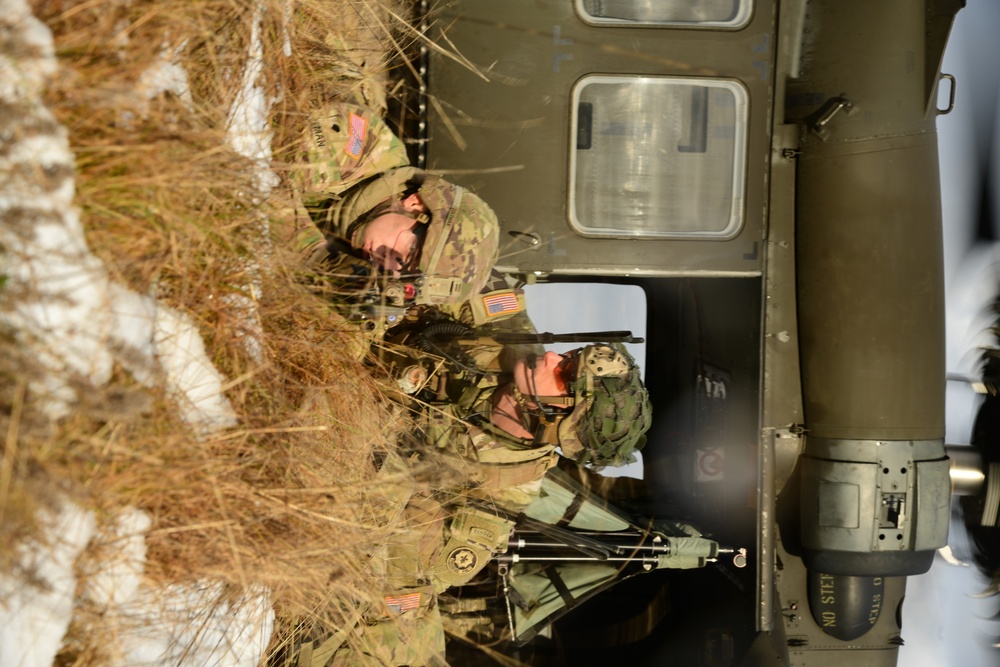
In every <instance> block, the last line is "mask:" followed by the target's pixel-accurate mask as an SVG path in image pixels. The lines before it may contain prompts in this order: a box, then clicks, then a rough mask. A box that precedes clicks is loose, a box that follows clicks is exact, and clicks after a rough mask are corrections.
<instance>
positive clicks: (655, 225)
mask: <svg viewBox="0 0 1000 667" xmlns="http://www.w3.org/2000/svg"><path fill="white" fill-rule="evenodd" d="M572 95H573V103H572V109H573V113H572V128H571V131H572V135H571V137H572V138H573V141H572V145H574V146H575V148H574V149H573V150H572V152H571V158H570V179H569V181H570V182H569V186H570V188H569V189H570V192H569V215H570V224H571V225H572V226H573V228H574V229H576V230H577V232H579V233H580V234H582V235H585V236H639V237H642V236H648V237H660V238H664V237H665V238H670V237H680V238H686V237H709V238H730V237H732V236H735V235H736V234H737V233H738V232H739V230H740V228H741V227H742V224H743V190H744V179H745V161H746V126H747V93H746V89H745V88H743V86H742V85H740V84H739V83H737V82H735V81H728V80H717V79H695V78H681V77H651V76H588V77H584V78H583V79H581V80H580V81H579V82H578V83H577V84H576V86H575V87H574V89H573V93H572Z"/></svg>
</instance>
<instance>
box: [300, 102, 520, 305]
mask: <svg viewBox="0 0 1000 667" xmlns="http://www.w3.org/2000/svg"><path fill="white" fill-rule="evenodd" d="M304 143H305V154H304V156H303V164H302V166H301V167H300V168H299V169H298V170H297V171H296V172H295V174H294V181H295V183H296V189H297V190H298V194H299V197H300V198H301V200H302V204H303V205H304V206H305V208H306V209H307V210H308V211H309V213H310V216H309V217H310V220H309V221H308V222H305V221H303V222H302V224H301V227H302V228H301V229H300V231H299V233H298V235H297V238H296V245H297V247H298V249H299V250H300V251H302V252H303V253H304V254H306V255H307V257H308V258H309V261H310V263H311V264H312V265H313V266H315V267H317V268H322V269H323V270H325V271H326V272H328V273H330V274H336V275H342V276H346V277H349V278H352V279H354V280H352V281H351V282H352V283H357V282H362V283H363V282H364V281H358V280H356V278H357V277H358V275H359V274H363V273H365V272H366V271H368V270H370V269H371V268H372V264H374V265H376V266H378V267H380V268H381V269H383V270H384V271H386V272H389V273H390V274H392V275H394V276H397V277H398V276H400V274H402V275H403V276H404V277H407V276H409V277H412V278H413V279H412V280H408V281H406V283H407V285H408V286H407V287H405V288H401V289H400V290H399V294H395V293H390V294H389V295H388V297H389V298H388V300H389V302H390V305H403V304H404V303H405V304H406V305H429V306H434V307H445V308H453V309H457V308H458V307H459V305H460V304H463V303H467V302H468V301H469V300H470V298H471V297H473V296H474V295H477V294H479V293H480V292H483V290H484V288H487V286H489V289H486V292H487V293H491V292H494V291H498V290H506V291H511V288H510V287H509V286H508V285H506V284H496V276H495V275H494V274H493V273H492V269H493V265H494V264H495V263H496V260H497V253H498V248H499V224H498V222H497V218H496V214H495V213H494V212H493V210H492V209H491V208H490V207H489V206H488V205H487V204H486V202H484V201H483V200H482V199H480V198H479V197H478V196H477V195H476V194H475V193H473V192H470V191H468V190H466V189H465V188H462V187H460V186H458V185H455V184H453V183H450V182H448V181H446V180H445V179H443V178H441V177H440V176H436V175H433V174H428V173H426V172H424V171H423V170H420V169H417V168H415V167H410V166H408V164H407V156H406V151H405V147H404V146H403V144H402V142H401V141H400V140H399V138H398V137H396V136H395V134H393V133H392V132H391V131H390V130H389V129H388V128H387V127H386V125H385V123H384V122H383V121H382V120H381V119H380V118H379V117H378V116H377V115H376V114H375V113H374V112H372V111H371V110H369V109H367V108H365V107H361V106H357V105H350V104H339V105H335V106H334V107H332V108H331V109H330V110H329V111H328V112H327V113H326V114H324V115H322V116H321V117H318V118H316V119H314V120H313V122H312V123H311V124H310V126H309V128H308V130H307V132H306V136H305V142H304ZM359 259H361V260H363V261H361V262H359V261H358V260H359ZM383 294H384V293H383ZM513 304H514V305H513V307H509V308H507V309H505V310H501V311H498V312H494V313H491V314H492V315H493V317H494V318H496V316H498V315H502V316H510V315H513V314H515V313H516V312H522V311H523V310H524V307H523V297H520V296H518V295H515V297H514V301H513ZM451 312H452V313H453V314H455V315H457V314H458V311H457V310H453V311H451ZM484 321H486V320H485V319H484V318H480V319H479V320H478V321H474V322H473V323H474V324H481V323H483V322H484Z"/></svg>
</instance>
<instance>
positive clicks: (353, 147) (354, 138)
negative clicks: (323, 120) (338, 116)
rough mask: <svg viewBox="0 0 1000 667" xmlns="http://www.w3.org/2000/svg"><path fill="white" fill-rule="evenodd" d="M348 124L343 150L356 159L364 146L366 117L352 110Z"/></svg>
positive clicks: (366, 132) (366, 129)
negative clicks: (347, 133) (348, 128)
mask: <svg viewBox="0 0 1000 667" xmlns="http://www.w3.org/2000/svg"><path fill="white" fill-rule="evenodd" d="M349 126H350V130H349V131H350V135H349V136H348V138H347V144H346V145H345V146H344V152H345V153H347V154H348V155H350V156H351V157H352V158H354V159H358V158H360V157H361V153H362V151H363V150H364V148H365V137H366V136H367V135H368V119H367V118H365V117H364V116H359V115H358V114H356V113H354V112H353V111H352V112H351V118H350V122H349Z"/></svg>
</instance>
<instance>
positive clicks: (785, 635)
mask: <svg viewBox="0 0 1000 667" xmlns="http://www.w3.org/2000/svg"><path fill="white" fill-rule="evenodd" d="M425 4H426V7H425V21H424V30H425V31H426V34H427V36H428V37H429V41H431V42H434V43H435V44H437V45H439V46H440V47H441V48H435V49H428V50H427V52H426V57H425V60H424V64H425V66H426V79H425V82H426V86H425V88H424V89H423V91H422V93H423V94H422V96H421V97H420V98H419V99H418V100H417V102H416V103H415V104H414V105H413V106H414V107H416V106H418V105H419V106H420V107H421V111H422V112H423V113H422V119H423V121H424V124H423V125H422V130H421V131H422V132H423V136H421V137H420V139H421V140H422V141H421V142H420V143H419V157H418V159H419V161H420V162H421V164H422V165H423V166H426V167H427V168H428V169H430V170H434V171H440V172H442V173H445V174H448V175H449V178H451V179H453V180H455V181H456V182H459V183H461V184H462V185H465V186H468V187H471V188H472V189H474V190H475V191H476V192H477V193H478V194H479V195H480V196H481V197H482V198H483V199H484V200H485V201H487V202H489V203H490V205H491V206H492V207H493V208H494V210H495V211H496V213H497V215H498V217H499V219H500V221H501V226H502V239H501V246H502V247H501V251H500V261H499V264H498V266H499V268H501V269H503V270H506V271H508V272H511V273H513V274H515V275H519V276H522V277H523V278H524V279H525V280H526V281H528V282H531V281H535V280H538V281H548V282H595V281H601V282H610V283H619V284H634V285H639V286H640V287H642V288H643V290H644V293H645V295H646V299H647V308H648V313H647V317H648V324H647V332H646V338H647V355H648V356H647V362H646V378H647V386H648V387H649V389H650V393H651V396H652V398H653V401H654V412H653V416H654V417H653V429H652V430H651V432H650V439H649V444H648V445H647V449H646V450H645V451H644V457H645V461H646V470H647V473H646V480H645V482H644V483H645V485H646V486H645V494H644V495H642V494H640V495H637V496H636V497H635V503H637V504H641V503H645V504H646V505H645V507H644V509H645V510H646V511H648V512H649V513H651V514H655V513H656V512H657V511H669V512H674V513H677V512H680V513H688V514H691V515H694V517H693V518H694V519H696V520H697V521H696V523H698V525H700V526H702V527H703V528H704V527H705V526H706V525H707V526H708V530H709V531H714V533H715V537H716V539H720V540H721V541H726V542H729V543H747V544H756V553H755V554H752V557H751V567H748V568H746V570H745V573H735V574H734V573H733V572H731V571H728V570H726V571H723V568H715V569H706V571H705V572H684V573H671V574H670V575H669V577H665V578H663V579H662V580H659V581H660V586H659V588H656V587H655V586H652V585H651V584H650V583H649V580H647V581H646V582H643V583H642V585H643V586H645V589H644V591H643V593H642V595H645V596H646V598H645V600H646V603H645V604H646V607H645V610H644V611H643V612H642V613H641V614H639V612H637V611H636V609H630V608H629V607H628V604H629V603H626V602H620V601H619V602H616V601H615V599H614V598H609V599H608V601H607V602H606V603H605V605H606V606H605V609H612V608H615V607H614V605H616V604H617V605H619V607H617V608H618V609H619V610H620V611H621V613H622V615H627V614H626V612H627V613H631V614H632V615H633V616H636V614H639V615H642V614H645V616H644V619H645V620H644V622H645V623H646V625H647V626H648V627H649V628H650V629H649V630H646V631H634V628H632V629H631V630H629V632H631V633H632V634H631V635H629V637H630V639H629V640H628V641H624V640H621V639H619V640H618V644H619V645H618V646H615V647H614V648H613V649H610V648H609V647H608V644H607V642H605V643H603V644H602V643H601V642H602V641H603V640H602V638H601V637H600V631H597V630H594V629H593V627H600V625H597V626H593V627H591V626H588V621H587V620H586V619H583V620H577V621H576V622H571V621H569V619H568V618H567V620H566V621H565V622H563V624H562V625H559V624H557V625H556V631H557V632H560V633H561V634H562V636H563V639H564V641H563V642H562V643H563V645H565V646H570V645H572V646H576V647H577V648H578V649H579V650H581V651H585V652H586V654H588V655H589V656H590V657H594V656H601V655H604V654H602V653H601V651H608V650H613V651H614V652H613V653H609V654H607V655H614V656H617V657H618V658H619V659H626V658H627V659H628V661H629V663H630V664H633V665H641V664H689V665H703V666H708V667H716V666H719V667H721V666H723V665H804V666H810V667H824V666H828V665H830V666H832V665H841V664H845V661H847V660H850V661H854V662H856V663H857V664H864V665H873V666H878V665H882V666H886V667H890V666H892V665H895V664H896V662H897V653H898V647H899V645H900V644H901V643H902V642H903V641H904V640H905V630H904V629H902V628H901V627H900V623H901V621H900V610H901V605H902V599H903V595H904V592H905V586H906V577H907V576H909V575H915V574H920V573H923V572H925V571H926V570H927V569H928V568H929V567H930V563H931V559H932V558H933V555H934V553H935V550H936V549H938V548H939V547H941V546H944V544H946V540H947V527H948V521H949V506H950V495H951V487H950V480H949V459H948V457H947V455H946V451H945V447H944V386H945V385H944V383H945V372H944V370H945V369H944V296H943V265H942V262H943V260H942V247H941V205H940V185H939V176H938V163H937V133H936V129H935V127H936V117H937V116H938V115H940V114H941V113H945V112H947V111H948V110H949V109H948V103H947V101H945V102H944V103H943V104H941V103H939V91H938V89H939V88H941V95H940V96H941V97H944V98H947V91H948V90H949V89H950V90H951V91H952V92H953V91H954V85H955V82H954V80H948V81H943V80H944V79H949V77H947V76H946V75H942V73H941V72H940V63H941V59H942V56H943V52H944V47H945V44H946V42H947V38H948V35H949V32H950V30H951V26H952V23H953V21H954V18H955V15H956V13H957V12H958V10H959V9H960V8H961V7H962V6H963V4H964V2H963V1H962V0H925V1H923V2H921V1H917V0H883V1H880V2H871V1H870V0H813V1H809V2H807V1H806V0H780V1H776V2H768V1H765V0H714V1H710V2H697V3H695V2H688V1H686V0H676V1H675V2H666V1H665V2H657V3H647V2H638V1H632V0H531V1H528V0H504V1H503V2H499V1H497V0H449V1H447V2H438V3H434V2H430V3H425ZM942 107H943V108H942ZM721 460H724V461H725V469H726V473H725V474H724V475H723V474H721V473H720V474H718V475H717V474H716V473H719V470H718V467H717V466H716V468H712V465H715V464H716V463H718V461H721ZM710 464H711V465H710ZM699 465H700V466H701V467H702V468H701V470H700V471H699V470H698V466H699ZM706 465H707V466H708V467H707V468H706ZM692 470H693V471H694V472H692ZM684 518H688V517H687V516H685V517H684ZM744 540H746V541H744ZM651 587H652V588H651ZM631 592H632V593H633V594H639V593H637V592H636V591H634V590H633V591H631ZM609 595H610V594H609ZM640 596H641V595H640ZM663 598H669V603H668V604H667V605H666V607H668V609H666V610H664V608H663V607H664V605H662V604H659V603H660V602H662V599H663ZM657 605H659V606H657ZM654 607H656V609H658V611H654ZM601 616H602V619H601V621H602V623H605V624H606V623H610V620H609V619H610V618H611V612H602V614H601ZM591 625H592V624H591ZM624 628H625V625H624V624H622V625H621V626H620V627H619V630H622V632H620V633H619V635H618V636H619V637H622V636H625V634H624ZM588 629H589V630H591V631H590V632H589V633H588ZM568 638H572V641H569V639H568ZM588 641H589V642H590V644H589V645H588V644H587V642H588ZM629 651H633V652H632V653H629ZM569 657H572V656H569Z"/></svg>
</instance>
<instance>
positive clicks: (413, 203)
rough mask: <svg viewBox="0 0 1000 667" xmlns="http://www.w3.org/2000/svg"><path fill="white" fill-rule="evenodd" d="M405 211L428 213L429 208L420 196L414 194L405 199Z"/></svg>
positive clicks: (403, 202)
mask: <svg viewBox="0 0 1000 667" xmlns="http://www.w3.org/2000/svg"><path fill="white" fill-rule="evenodd" d="M402 204H403V210H405V211H406V212H408V213H426V212H427V206H425V205H424V201H423V200H422V199H421V198H420V195H419V194H417V193H416V192H414V193H413V194H411V195H409V196H407V197H404V198H403V201H402Z"/></svg>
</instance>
